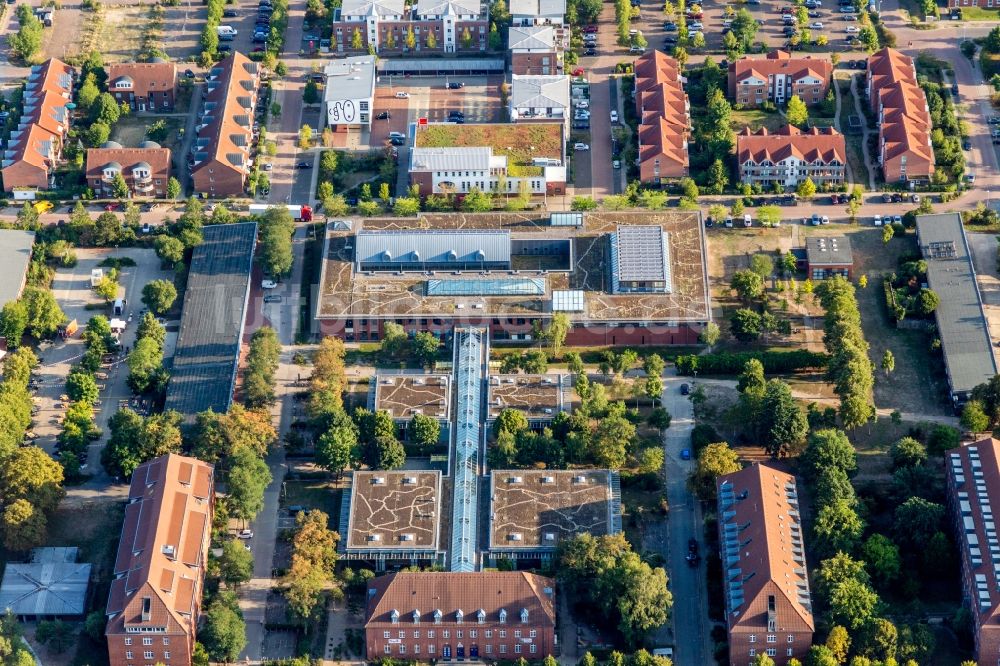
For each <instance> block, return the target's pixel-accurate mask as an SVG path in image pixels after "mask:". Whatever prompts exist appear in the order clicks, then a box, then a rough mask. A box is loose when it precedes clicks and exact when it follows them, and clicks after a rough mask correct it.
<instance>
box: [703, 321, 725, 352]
mask: <svg viewBox="0 0 1000 666" xmlns="http://www.w3.org/2000/svg"><path fill="white" fill-rule="evenodd" d="M720 334H721V331H720V330H719V325H718V324H716V323H715V322H714V321H710V322H708V323H707V324H705V328H703V329H702V331H701V333H700V334H699V335H698V341H699V342H701V343H702V344H704V345H708V346H709V348H711V347H714V346H715V344H716V343H717V342H718V341H719V335H720Z"/></svg>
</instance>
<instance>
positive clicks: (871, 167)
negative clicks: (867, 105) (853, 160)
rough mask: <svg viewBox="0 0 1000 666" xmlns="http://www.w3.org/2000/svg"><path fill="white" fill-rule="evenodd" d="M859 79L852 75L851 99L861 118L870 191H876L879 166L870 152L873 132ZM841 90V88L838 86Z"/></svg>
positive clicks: (862, 141) (863, 153)
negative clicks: (876, 175)
mask: <svg viewBox="0 0 1000 666" xmlns="http://www.w3.org/2000/svg"><path fill="white" fill-rule="evenodd" d="M858 78H859V77H857V76H854V75H853V74H852V75H851V98H852V99H853V101H854V113H856V114H857V115H858V117H859V118H861V127H862V136H861V155H862V157H863V159H864V161H865V166H866V167H867V169H868V189H869V190H874V189H875V174H876V172H877V171H878V165H876V164H875V162H873V161H872V156H871V154H870V152H869V150H868V144H869V138H870V137H871V133H872V130H871V128H870V127H868V121H867V120H866V118H867V117H866V116H865V114H864V110H863V109H862V108H861V95H860V94H859V93H858ZM838 90H839V86H838Z"/></svg>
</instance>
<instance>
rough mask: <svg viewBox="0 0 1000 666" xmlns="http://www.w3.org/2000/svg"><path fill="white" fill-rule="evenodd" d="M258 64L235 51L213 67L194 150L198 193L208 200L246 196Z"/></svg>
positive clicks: (192, 175)
mask: <svg viewBox="0 0 1000 666" xmlns="http://www.w3.org/2000/svg"><path fill="white" fill-rule="evenodd" d="M259 84H260V65H259V64H258V63H256V62H253V61H251V60H250V59H249V58H247V57H246V56H245V55H243V54H242V53H233V54H232V55H231V56H229V57H227V58H225V59H224V60H222V61H220V62H219V63H217V64H216V65H215V67H213V68H212V70H211V71H210V72H209V74H208V78H207V80H206V82H205V102H204V107H203V110H202V116H201V119H200V120H199V122H198V126H197V132H198V137H197V139H195V144H194V146H193V147H192V148H191V150H192V152H193V158H194V159H193V165H192V168H191V179H192V181H193V183H194V190H195V192H198V193H200V194H205V195H208V196H210V197H230V196H240V195H242V194H243V189H244V186H245V185H246V181H247V177H248V176H249V175H250V148H251V146H252V145H253V120H254V112H255V109H256V107H257V87H258V85H259Z"/></svg>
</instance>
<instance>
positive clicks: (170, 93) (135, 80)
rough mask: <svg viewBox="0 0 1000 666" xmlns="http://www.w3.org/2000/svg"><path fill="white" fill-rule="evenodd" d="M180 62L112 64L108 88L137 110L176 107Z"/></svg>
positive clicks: (109, 68) (157, 109)
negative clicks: (175, 95)
mask: <svg viewBox="0 0 1000 666" xmlns="http://www.w3.org/2000/svg"><path fill="white" fill-rule="evenodd" d="M176 86H177V65H176V64H175V63H172V62H166V61H164V60H154V61H152V62H119V63H113V64H111V65H108V92H110V93H111V94H112V95H114V98H115V100H116V101H117V102H118V103H121V102H126V103H127V104H128V105H129V106H130V107H131V108H132V109H133V110H135V111H170V110H171V109H173V108H174V91H175V88H176Z"/></svg>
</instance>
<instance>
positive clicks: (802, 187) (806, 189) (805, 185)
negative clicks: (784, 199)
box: [796, 178, 816, 199]
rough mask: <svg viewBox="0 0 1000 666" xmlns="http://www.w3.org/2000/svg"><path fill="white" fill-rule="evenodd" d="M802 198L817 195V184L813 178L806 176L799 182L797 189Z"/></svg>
mask: <svg viewBox="0 0 1000 666" xmlns="http://www.w3.org/2000/svg"><path fill="white" fill-rule="evenodd" d="M796 193H797V194H798V195H799V198H800V199H812V198H813V197H814V196H816V184H815V183H814V182H813V181H812V178H806V179H805V180H804V181H802V182H801V183H799V187H798V189H797V190H796Z"/></svg>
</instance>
